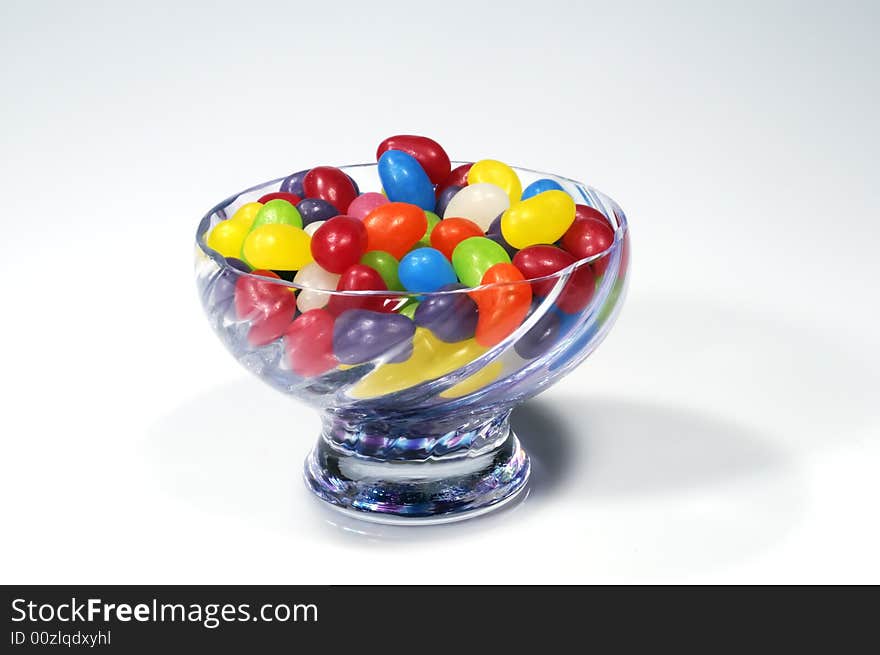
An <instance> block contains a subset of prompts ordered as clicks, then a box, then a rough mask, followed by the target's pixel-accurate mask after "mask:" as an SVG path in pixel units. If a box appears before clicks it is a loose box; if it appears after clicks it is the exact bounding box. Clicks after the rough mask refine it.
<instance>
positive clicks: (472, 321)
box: [207, 135, 614, 395]
mask: <svg viewBox="0 0 880 655" xmlns="http://www.w3.org/2000/svg"><path fill="white" fill-rule="evenodd" d="M376 157H377V160H378V173H379V178H380V180H381V183H382V190H381V192H376V191H366V192H361V191H360V189H359V188H358V186H357V184H356V183H355V181H354V180H353V179H352V178H351V177H349V176H348V175H347V174H346V173H345V172H344V171H342V170H340V169H339V168H334V167H332V166H317V167H315V168H311V169H308V170H303V171H299V172H297V173H294V174H292V175H290V176H289V177H287V178H285V179H284V180H283V182H282V184H281V187H280V190H279V191H277V192H274V193H268V194H266V195H264V196H263V197H261V198H259V199H258V200H257V201H256V202H250V203H247V204H245V205H242V206H241V207H239V208H238V209H237V210H236V212H235V213H234V215H233V216H232V217H231V218H228V219H226V220H223V221H221V222H219V223H217V224H216V225H215V226H214V227H213V228H212V229H211V231H210V232H209V234H208V236H207V245H208V246H209V247H210V248H212V249H214V250H215V251H217V252H218V253H220V254H221V255H223V256H224V257H225V258H226V259H227V261H228V262H229V263H230V265H232V266H234V267H235V268H238V269H240V270H242V271H246V272H252V273H254V276H241V277H240V278H239V279H238V281H237V283H236V286H235V295H234V310H235V313H236V315H237V318H238V319H240V320H247V321H249V323H250V327H249V328H248V329H249V331H248V334H247V339H248V341H249V342H250V344H251V345H252V346H262V345H266V344H268V343H271V342H273V341H275V340H277V339H283V341H284V346H285V352H286V354H287V358H288V363H289V366H290V369H291V370H293V371H294V372H295V373H297V374H298V375H302V376H306V377H311V376H317V375H321V374H323V373H326V372H327V371H330V370H332V369H336V368H345V367H350V366H357V365H359V364H363V363H365V362H369V361H372V360H374V359H376V358H382V359H383V361H384V362H385V364H384V368H385V369H386V374H384V375H383V374H381V373H380V374H378V375H373V376H372V378H371V379H370V380H367V381H365V382H366V384H367V386H368V387H370V385H372V387H375V389H372V388H367V389H366V390H362V391H363V392H364V394H366V395H369V394H371V393H374V392H375V393H379V392H380V391H381V392H383V393H387V392H389V391H394V390H396V389H398V388H405V387H406V386H409V385H411V384H415V383H417V382H418V381H419V380H422V379H430V376H438V375H442V374H444V373H445V372H448V371H451V370H454V369H455V368H456V367H457V366H460V365H462V364H465V363H467V362H468V361H472V360H473V359H475V358H476V357H477V356H479V355H480V354H481V353H482V352H485V351H486V350H488V349H489V348H491V347H492V346H494V345H496V344H498V343H500V342H501V341H503V340H504V339H505V338H506V337H508V336H509V335H510V334H511V333H513V332H514V331H515V330H516V329H517V328H518V327H519V326H520V325H521V324H522V322H523V320H524V319H525V318H526V317H527V316H528V315H529V312H530V311H532V308H533V304H534V303H535V302H539V301H540V299H541V298H543V297H545V296H546V295H547V294H548V293H549V292H550V291H551V289H552V288H553V287H554V285H555V283H556V279H554V278H550V279H540V280H538V279H537V278H545V276H548V275H551V274H553V273H556V272H558V271H560V270H562V269H564V268H566V267H568V266H570V265H571V264H573V263H575V262H576V261H578V260H580V259H583V258H587V257H592V256H594V255H596V254H598V253H601V252H603V251H605V250H606V249H607V248H609V247H610V246H611V244H612V242H613V240H614V230H613V228H612V226H611V225H610V224H609V222H608V221H607V219H606V218H605V216H604V215H603V214H601V213H600V212H598V211H596V210H595V209H593V208H591V207H589V206H587V205H581V204H576V203H575V201H574V200H573V198H572V197H571V196H570V195H569V194H568V193H567V192H566V191H565V190H564V189H563V188H562V187H561V186H560V185H559V184H558V183H557V182H555V181H554V180H550V179H539V180H537V181H535V182H533V183H531V184H530V185H528V186H527V187H526V188H525V189H523V188H522V184H521V182H520V179H519V176H518V175H517V173H516V172H515V171H514V170H513V169H512V168H511V167H510V166H507V165H506V164H504V163H502V162H500V161H496V160H493V159H484V160H482V161H477V162H474V163H468V164H463V165H461V166H458V167H456V168H452V165H451V163H450V159H449V156H448V155H447V154H446V152H445V151H444V149H443V148H442V147H441V146H440V145H439V144H438V143H437V142H436V141H434V140H432V139H429V138H427V137H423V136H411V135H398V136H393V137H389V138H388V139H385V140H384V141H382V143H381V144H380V145H379V148H378V151H377V154H376ZM604 265H605V261H604V259H598V260H595V261H594V262H592V263H591V264H590V265H582V266H580V267H578V268H576V269H575V271H574V272H573V274H572V275H571V277H570V278H569V279H568V282H567V283H566V286H565V288H564V289H563V290H562V291H561V293H560V294H559V296H558V297H557V298H556V301H555V306H556V311H557V312H558V313H561V314H562V315H566V314H568V315H571V314H576V313H578V312H581V311H583V309H584V308H585V307H586V306H587V305H588V304H589V302H590V300H591V298H592V296H593V293H594V290H595V288H596V280H597V278H598V277H599V276H601V275H602V273H603V270H604ZM279 278H283V279H285V280H287V281H289V282H290V281H292V282H293V283H294V284H295V285H296V288H294V287H288V286H285V285H281V284H277V283H276V282H273V279H274V280H277V279H279ZM526 280H535V282H532V283H531V284H528V283H525V281H526ZM505 283H508V284H505ZM484 285H492V286H489V287H486V288H482V287H484ZM473 287H481V288H478V289H473V290H472V291H468V292H462V293H449V294H431V293H430V292H435V291H446V290H454V289H470V288H473ZM334 290H336V291H355V290H364V291H367V290H371V291H380V292H381V291H388V292H389V293H388V295H384V294H381V293H379V294H375V293H374V294H362V295H358V294H332V293H327V291H334ZM394 292H397V293H396V294H395V293H394ZM401 294H403V295H401ZM419 294H426V295H419ZM554 317H557V318H558V316H557V314H556V313H554V314H551V315H548V320H542V321H540V322H538V324H537V325H536V326H535V328H534V329H532V330H531V331H530V332H529V333H528V334H527V335H525V336H524V337H523V338H521V339H520V340H519V341H518V343H517V344H515V347H516V350H517V352H518V353H519V354H520V356H522V357H524V358H526V359H529V358H534V357H537V356H539V355H540V354H541V353H542V352H544V351H546V349H547V348H548V347H549V345H551V344H552V341H553V339H554V337H555V335H556V331H557V329H558V326H557V325H555V324H554V323H553V321H554V320H557V318H554ZM551 319H552V320H551ZM406 362H408V363H409V364H408V365H407V367H404V368H401V370H396V369H395V366H398V365H402V364H403V363H406ZM413 362H415V364H413ZM381 368H382V367H380V371H381ZM489 368H491V367H487V371H486V372H484V373H483V374H482V378H479V376H475V378H478V379H474V380H471V381H470V382H469V383H468V384H467V385H466V388H463V389H459V390H458V393H459V394H460V393H462V392H465V391H467V390H468V389H469V388H477V387H478V386H479V385H480V384H481V383H482V380H483V379H487V377H491V376H492V375H493V373H492V371H491V370H489ZM404 369H405V370H404ZM435 369H436V370H435ZM406 371H411V372H413V375H414V376H415V377H412V379H410V378H409V377H408V375H409V374H408V373H406ZM496 374H497V372H496Z"/></svg>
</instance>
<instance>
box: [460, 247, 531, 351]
mask: <svg viewBox="0 0 880 655" xmlns="http://www.w3.org/2000/svg"><path fill="white" fill-rule="evenodd" d="M480 284H484V285H490V286H489V287H488V288H486V289H479V290H477V291H473V292H471V297H472V298H473V299H474V301H475V302H476V303H477V307H478V308H479V315H478V317H477V330H476V333H475V336H474V338H475V340H476V341H477V343H479V344H480V345H482V346H486V347H491V346H495V345H497V344H499V343H501V342H502V341H504V339H506V338H507V337H508V336H510V335H511V334H513V332H515V331H516V329H517V328H518V327H519V326H520V325H521V324H522V322H523V319H524V318H525V317H526V315H528V313H529V307H530V305H531V303H532V287H531V286H530V285H529V284H528V283H526V282H525V278H524V277H523V274H522V273H520V271H519V269H518V268H517V267H516V266H514V265H513V264H503V263H502V264H495V266H493V267H492V268H490V269H489V270H488V271H486V274H485V275H484V276H483V279H482V280H481V281H480Z"/></svg>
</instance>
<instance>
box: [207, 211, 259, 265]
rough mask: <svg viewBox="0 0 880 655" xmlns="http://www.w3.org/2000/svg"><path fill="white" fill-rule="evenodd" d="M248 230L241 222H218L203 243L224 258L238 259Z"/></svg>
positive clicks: (230, 220)
mask: <svg viewBox="0 0 880 655" xmlns="http://www.w3.org/2000/svg"><path fill="white" fill-rule="evenodd" d="M248 229H249V228H248V226H247V223H246V222H245V221H242V220H233V219H229V220H226V221H220V222H219V223H217V225H215V226H214V227H213V228H211V231H210V232H209V233H208V238H207V239H206V240H205V242H206V243H207V244H208V247H209V248H212V249H214V250H216V251H217V252H219V253H220V254H221V255H223V256H224V257H238V255H239V254H240V253H241V244H243V243H244V238H245V237H246V236H247V233H248Z"/></svg>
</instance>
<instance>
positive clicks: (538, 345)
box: [513, 310, 560, 359]
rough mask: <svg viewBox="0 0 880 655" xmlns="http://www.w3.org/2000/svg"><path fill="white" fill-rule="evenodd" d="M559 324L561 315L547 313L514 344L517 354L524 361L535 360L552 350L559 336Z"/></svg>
mask: <svg viewBox="0 0 880 655" xmlns="http://www.w3.org/2000/svg"><path fill="white" fill-rule="evenodd" d="M539 311H540V310H539ZM559 322H560V321H559V315H558V314H557V313H556V312H554V311H552V310H550V311H547V312H545V314H544V315H543V316H541V318H539V319H538V321H537V323H535V324H534V325H533V326H532V327H531V328H529V331H528V332H526V333H525V334H524V335H522V336H521V337H520V338H519V339H517V342H516V343H515V344H513V348H514V350H516V353H517V354H518V355H519V356H520V357H522V358H523V359H534V358H536V357H540V356H541V355H543V354H544V353H545V352H547V351H548V350H550V348H551V347H552V346H553V344H555V343H556V338H557V336H559Z"/></svg>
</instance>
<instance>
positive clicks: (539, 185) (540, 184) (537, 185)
mask: <svg viewBox="0 0 880 655" xmlns="http://www.w3.org/2000/svg"><path fill="white" fill-rule="evenodd" d="M545 191H565V189H563V188H562V186H561V185H560V184H559V183H558V182H554V181H553V180H548V179H547V178H546V177H545V178H542V179H540V180H535V181H534V182H532V183H531V184H530V185H529V186H527V187H526V188H525V189H523V192H522V199H523V200H528V199H529V198H531V197H532V196H536V195H538V194H539V193H544V192H545Z"/></svg>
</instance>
